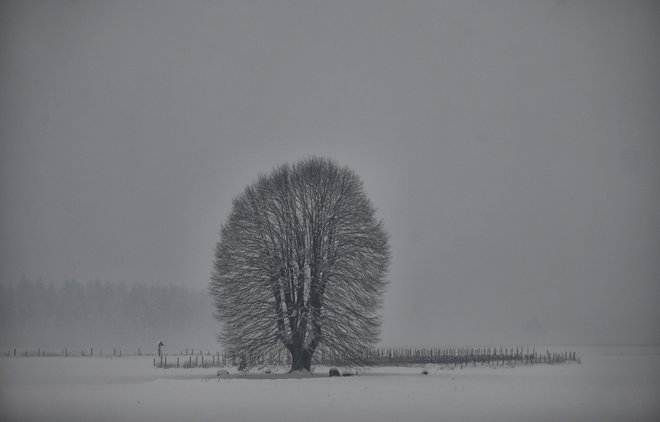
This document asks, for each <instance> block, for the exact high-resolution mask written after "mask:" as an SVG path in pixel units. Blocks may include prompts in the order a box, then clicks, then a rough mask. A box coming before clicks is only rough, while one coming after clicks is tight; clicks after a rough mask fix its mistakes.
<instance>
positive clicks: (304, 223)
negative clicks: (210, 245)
mask: <svg viewBox="0 0 660 422" xmlns="http://www.w3.org/2000/svg"><path fill="white" fill-rule="evenodd" d="M389 259H390V253H389V244H388V236H387V234H386V232H385V230H384V228H383V224H382V222H381V221H379V220H377V219H376V217H375V208H374V206H373V205H372V203H371V201H370V200H369V199H368V198H367V196H366V194H365V192H364V189H363V185H362V182H361V180H360V179H359V178H358V176H357V175H356V174H355V173H354V172H353V171H352V170H350V169H348V168H347V167H340V166H339V165H337V163H336V162H334V161H332V160H329V159H325V158H318V157H313V158H309V159H305V160H302V161H300V162H297V163H295V164H293V165H288V164H285V165H281V166H279V167H277V168H276V169H275V170H273V171H272V172H271V173H270V174H268V175H261V176H260V177H259V178H258V180H257V181H256V182H255V183H253V184H251V185H249V186H248V187H246V188H245V190H244V191H243V192H242V193H241V194H240V195H238V196H237V197H236V198H235V199H234V202H233V209H232V211H231V214H230V215H229V217H228V218H227V221H226V222H225V223H224V225H223V226H222V229H221V233H220V241H219V242H218V244H217V246H216V250H215V264H214V269H213V273H212V276H211V283H210V291H211V294H212V295H213V297H214V300H215V308H216V317H217V319H218V320H219V321H220V322H222V323H223V330H222V332H221V333H220V334H219V336H218V337H219V340H220V341H221V342H222V343H223V345H224V347H225V348H226V349H227V350H228V351H229V352H230V353H234V354H236V355H241V356H244V357H245V358H246V360H247V362H248V364H250V363H257V362H258V361H259V360H261V358H267V357H269V356H272V355H273V354H276V353H280V352H284V351H288V353H290V356H291V362H292V364H291V370H292V371H294V370H299V369H307V370H309V369H310V366H311V363H312V357H313V356H314V353H315V352H318V351H323V352H324V353H325V354H326V356H334V357H336V358H340V359H344V360H358V359H359V357H360V356H361V355H362V354H363V353H364V352H365V350H366V349H368V348H369V347H371V346H373V345H374V343H375V342H377V341H378V336H379V333H380V317H379V316H378V315H377V311H378V309H379V308H380V307H381V305H382V297H383V293H384V291H385V287H386V285H387V282H386V274H387V270H388V266H389Z"/></svg>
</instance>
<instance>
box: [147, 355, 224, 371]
mask: <svg viewBox="0 0 660 422" xmlns="http://www.w3.org/2000/svg"><path fill="white" fill-rule="evenodd" d="M168 357H169V358H170V361H169V362H168V361H167V358H168ZM181 357H183V356H181V355H180V356H167V355H162V356H160V357H159V358H154V366H155V367H158V368H180V367H181V366H182V363H181ZM185 357H186V358H187V359H184V360H183V367H184V368H199V367H201V368H209V367H225V366H227V360H228V359H227V354H226V353H220V352H215V353H214V354H212V355H211V354H207V355H206V360H205V359H204V354H203V353H200V354H198V355H195V356H193V355H191V354H186V356H185ZM193 357H194V358H195V360H194V361H193ZM175 358H176V363H175V361H174V359H175ZM232 363H233V364H235V360H234V362H232Z"/></svg>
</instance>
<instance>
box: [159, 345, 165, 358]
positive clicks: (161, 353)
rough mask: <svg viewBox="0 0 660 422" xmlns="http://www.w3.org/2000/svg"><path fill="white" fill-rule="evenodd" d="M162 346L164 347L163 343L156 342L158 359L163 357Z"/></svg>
mask: <svg viewBox="0 0 660 422" xmlns="http://www.w3.org/2000/svg"><path fill="white" fill-rule="evenodd" d="M163 346H165V343H163V342H162V341H159V342H158V357H162V356H163Z"/></svg>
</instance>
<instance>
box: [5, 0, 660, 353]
mask: <svg viewBox="0 0 660 422" xmlns="http://www.w3.org/2000/svg"><path fill="white" fill-rule="evenodd" d="M657 75H660V7H659V5H658V4H657V2H652V1H648V2H644V1H628V2H616V1H570V0H569V1H556V2H555V1H546V2H524V1H502V2H486V1H482V2H479V1H447V2H435V1H413V2H395V1H357V2H355V1H332V2H320V1H319V2H317V1H263V2H245V1H235V2H185V3H183V2H175V1H155V0H146V1H139V2H101V1H99V2H95V1H88V2H84V1H83V2H79V1H61V2H41V1H34V2H25V1H4V2H2V4H1V5H0V197H1V198H2V211H1V214H0V239H2V242H1V243H0V260H1V261H0V283H2V285H3V289H5V288H6V289H9V288H11V289H17V288H18V285H19V284H20V282H21V279H22V278H23V277H24V278H25V279H27V280H31V281H32V282H36V281H37V280H39V279H41V280H43V283H44V286H46V287H47V286H48V284H49V283H50V282H53V283H55V284H56V285H62V284H63V283H66V282H67V281H72V280H75V281H76V282H78V283H80V284H81V285H86V283H88V282H90V281H94V280H100V281H101V282H102V283H110V284H111V285H118V284H120V283H125V284H126V286H128V287H127V289H130V286H132V285H134V284H135V283H139V284H141V285H143V286H160V287H163V288H167V287H178V288H185V289H189V291H191V292H196V293H200V294H202V293H203V292H204V291H205V290H206V287H207V285H208V281H209V276H210V272H211V265H212V260H213V250H214V247H215V244H216V242H217V241H218V239H219V234H218V232H219V228H220V226H221V224H222V223H223V222H224V219H225V218H226V216H227V215H228V213H229V211H230V209H231V204H232V199H233V198H234V197H235V196H236V195H237V194H238V193H240V192H241V190H242V189H243V188H244V187H245V186H246V185H247V184H249V183H251V182H253V181H254V180H255V179H256V177H257V175H258V174H259V173H261V172H268V171H269V170H271V169H272V168H273V167H274V166H276V165H278V164H280V163H282V162H292V161H295V160H297V159H300V158H305V157H309V156H312V155H319V156H327V157H330V158H333V159H336V160H337V161H338V162H339V163H340V164H342V165H346V166H349V167H350V168H351V169H353V170H354V171H355V172H356V173H357V174H358V175H359V176H360V177H361V178H362V180H363V181H364V186H365V190H366V192H367V194H368V195H369V197H370V198H371V200H372V201H373V203H374V205H375V206H376V207H377V208H378V216H379V217H380V218H382V219H383V221H384V224H385V227H386V229H387V231H388V232H389V234H390V236H391V239H390V242H391V246H392V259H393V262H392V266H391V271H390V275H389V280H390V285H389V288H388V291H387V294H386V298H385V304H384V307H383V310H382V315H383V321H384V322H383V333H382V343H383V344H386V345H442V344H484V345H490V344H545V343H552V344H598V343H645V344H647V343H658V342H660V330H658V328H657V322H658V321H660V310H659V308H658V306H657V299H658V297H660V259H658V258H659V257H660V189H659V188H658V181H659V180H660V177H659V176H660V174H658V173H659V172H660V170H659V169H660V119H658V112H659V111H660V80H659V79H658V77H657ZM6 291H9V290H3V293H4V292H6ZM175 309H176V308H174V307H173V308H172V311H171V312H172V314H173V315H174V316H176V315H178V313H177V312H178V311H176V310H175ZM209 314H210V312H209V313H208V314H207V315H209ZM3 315H6V313H5V314H3ZM7 318H8V317H6V316H5V324H3V327H4V328H3V332H2V333H0V334H1V335H0V337H2V338H3V341H4V342H5V343H11V342H14V343H16V342H20V343H24V344H28V343H29V344H35V343H36V342H35V341H34V338H32V339H29V338H28V339H26V338H25V336H26V335H25V332H23V333H22V334H21V336H23V337H19V336H18V335H17V334H16V332H17V328H16V326H15V325H11V324H10V327H9V328H7V325H8V324H6V322H7V321H8V319H7ZM208 318H209V321H211V323H212V318H211V316H210V315H209V316H208ZM121 324H122V327H124V326H125V325H126V324H128V325H130V324H131V323H130V322H126V321H124V322H122V323H121ZM115 328H116V327H115ZM85 330H87V329H85ZM85 330H83V332H85ZM193 330H194V329H193ZM19 331H20V330H19ZM65 331H66V330H65ZM88 331H89V330H88ZM210 331H212V330H207V329H204V330H201V329H200V331H199V337H200V338H203V339H208V338H209V337H212V333H211V332H210ZM28 332H30V331H29V330H28ZM188 333H190V331H188ZM51 334H52V332H51ZM97 334H98V333H97ZM33 335H34V336H36V335H37V333H33ZM108 335H110V334H108ZM131 335H132V334H131ZM156 335H157V334H156V333H154V332H149V333H148V334H144V336H145V337H150V338H149V339H148V341H149V342H152V340H154V341H155V340H156V339H155V337H156ZM10 336H11V337H10ZM62 336H64V334H63V333H62ZM56 337H57V336H56ZM151 337H154V338H151ZM62 338H64V337H62ZM72 341H73V340H72ZM118 341H120V340H118ZM121 341H125V342H126V343H130V342H131V341H133V340H131V341H127V340H126V339H125V338H124V339H123V340H121ZM136 341H137V340H136ZM185 341H188V340H185ZM199 341H200V342H201V341H205V340H199ZM211 341H213V339H211ZM182 342H184V340H182ZM166 343H167V341H166ZM19 346H20V344H19ZM42 347H48V345H43V346H42ZM193 347H195V346H193Z"/></svg>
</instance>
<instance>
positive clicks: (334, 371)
mask: <svg viewBox="0 0 660 422" xmlns="http://www.w3.org/2000/svg"><path fill="white" fill-rule="evenodd" d="M329 375H330V376H331V377H338V376H339V375H340V374H339V369H337V368H330V373H329Z"/></svg>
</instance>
